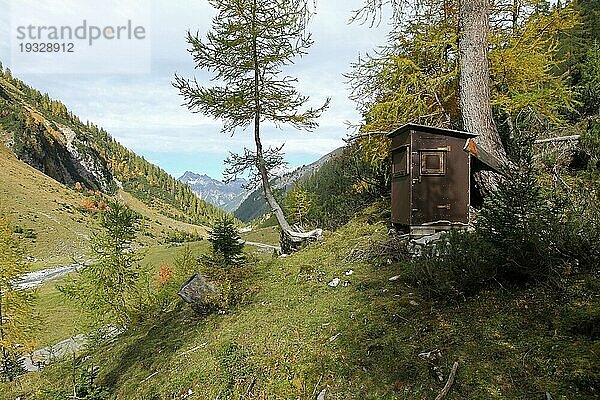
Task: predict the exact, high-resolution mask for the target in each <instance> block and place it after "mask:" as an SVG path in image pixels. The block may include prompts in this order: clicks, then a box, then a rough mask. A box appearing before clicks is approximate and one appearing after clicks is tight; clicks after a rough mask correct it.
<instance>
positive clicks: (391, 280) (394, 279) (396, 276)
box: [388, 275, 400, 282]
mask: <svg viewBox="0 0 600 400" xmlns="http://www.w3.org/2000/svg"><path fill="white" fill-rule="evenodd" d="M398 279H400V275H394V276H392V277H391V278H390V279H388V281H390V282H394V281H397V280H398Z"/></svg>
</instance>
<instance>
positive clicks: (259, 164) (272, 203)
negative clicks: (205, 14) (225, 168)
mask: <svg viewBox="0 0 600 400" xmlns="http://www.w3.org/2000/svg"><path fill="white" fill-rule="evenodd" d="M256 7H257V5H256V0H254V2H253V13H255V12H256ZM252 21H253V23H254V15H253V18H252ZM252 29H253V38H252V61H253V62H254V109H255V114H254V143H255V145H256V168H257V169H258V173H259V174H260V178H261V181H262V187H263V192H264V194H265V199H266V200H267V203H268V204H269V207H271V210H273V213H274V214H275V217H276V218H277V222H278V223H279V226H280V227H281V229H282V230H283V231H284V232H286V233H291V232H292V228H291V226H290V224H289V223H288V222H287V220H286V219H285V215H284V214H283V210H282V209H281V206H279V203H277V200H275V196H274V195H273V191H272V190H271V184H270V183H269V173H268V171H267V167H266V165H265V158H264V156H263V147H262V142H261V141H260V113H261V107H260V67H259V65H258V52H257V43H256V41H257V36H256V32H255V28H254V26H253V27H252Z"/></svg>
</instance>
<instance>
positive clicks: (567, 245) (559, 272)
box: [408, 145, 600, 299]
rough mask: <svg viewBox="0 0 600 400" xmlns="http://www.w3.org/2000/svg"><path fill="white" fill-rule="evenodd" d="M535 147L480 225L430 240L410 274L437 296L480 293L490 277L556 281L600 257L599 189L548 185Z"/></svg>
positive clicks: (526, 151) (524, 150)
mask: <svg viewBox="0 0 600 400" xmlns="http://www.w3.org/2000/svg"><path fill="white" fill-rule="evenodd" d="M530 149H531V147H530V146H527V145H522V146H521V147H519V152H520V157H519V158H518V160H517V161H516V162H515V164H513V165H512V166H509V167H507V170H508V173H507V176H506V177H505V179H504V180H503V181H502V182H501V183H500V185H499V187H498V190H497V191H495V192H493V193H491V194H490V195H489V196H488V197H487V198H486V199H485V202H484V205H483V208H482V209H481V211H480V212H479V214H478V217H477V221H476V225H475V231H474V232H470V233H469V232H450V233H448V234H445V235H443V236H442V238H441V239H440V240H439V241H437V242H434V243H431V244H429V245H428V246H425V248H424V249H423V250H422V252H421V254H420V256H418V257H417V258H416V259H415V260H414V261H413V262H412V263H411V264H410V265H409V266H408V272H409V274H408V279H409V281H411V282H412V283H416V284H418V285H420V286H421V287H422V288H423V289H424V290H425V291H426V293H429V294H430V295H431V296H432V297H444V298H453V299H455V298H457V297H463V296H468V295H470V294H474V293H476V292H477V291H479V290H481V289H482V288H484V287H486V286H488V285H489V284H490V283H492V282H498V283H525V282H532V281H535V282H539V281H544V282H548V281H550V282H551V283H553V284H559V282H560V279H561V278H562V277H564V276H565V274H568V273H573V272H574V271H575V272H577V271H581V272H591V271H592V270H593V268H594V267H596V266H597V264H598V262H599V261H600V227H599V226H598V223H597V221H598V220H599V219H600V206H599V205H598V196H597V194H596V193H595V192H594V191H593V190H589V187H588V186H589V184H588V185H587V186H586V185H585V184H582V187H583V188H584V189H573V190H567V191H565V192H564V193H562V192H561V191H559V190H558V189H554V191H552V192H546V191H544V188H543V187H542V186H540V184H539V183H538V176H539V175H538V172H537V170H536V169H535V167H534V164H533V161H532V158H531V151H530Z"/></svg>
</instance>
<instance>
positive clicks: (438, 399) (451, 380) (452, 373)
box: [435, 361, 458, 400]
mask: <svg viewBox="0 0 600 400" xmlns="http://www.w3.org/2000/svg"><path fill="white" fill-rule="evenodd" d="M457 369H458V361H455V362H454V365H452V371H450V375H449V376H448V382H446V385H445V386H444V388H443V389H442V391H441V392H440V394H438V395H437V397H436V398H435V400H442V399H443V398H445V397H446V395H447V394H448V392H449V391H450V387H451V386H452V384H453V383H454V377H455V376H456V370H457Z"/></svg>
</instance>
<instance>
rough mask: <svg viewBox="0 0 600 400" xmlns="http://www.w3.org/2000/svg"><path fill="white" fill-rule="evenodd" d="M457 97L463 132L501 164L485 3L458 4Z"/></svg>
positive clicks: (465, 0) (482, 0)
mask: <svg viewBox="0 0 600 400" xmlns="http://www.w3.org/2000/svg"><path fill="white" fill-rule="evenodd" d="M459 12H460V32H461V35H460V40H459V43H458V50H459V54H460V78H459V97H460V107H461V112H462V121H463V129H464V130H465V131H467V132H472V133H475V134H478V135H479V136H478V137H477V138H475V142H476V143H477V144H478V145H479V146H481V147H483V148H484V149H485V150H486V151H488V152H489V153H492V154H493V155H494V156H496V157H498V158H499V159H501V160H505V159H506V153H505V151H504V147H503V146H502V142H501V141H500V137H499V136H498V131H497V130H496V124H495V123H494V118H493V112H492V102H491V89H490V68H489V64H488V32H489V0H461V2H460V11H459Z"/></svg>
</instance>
